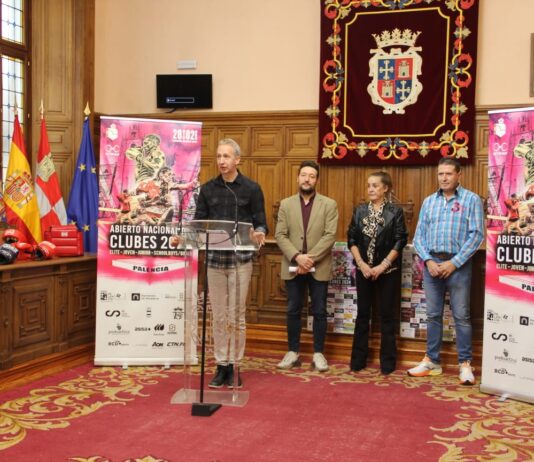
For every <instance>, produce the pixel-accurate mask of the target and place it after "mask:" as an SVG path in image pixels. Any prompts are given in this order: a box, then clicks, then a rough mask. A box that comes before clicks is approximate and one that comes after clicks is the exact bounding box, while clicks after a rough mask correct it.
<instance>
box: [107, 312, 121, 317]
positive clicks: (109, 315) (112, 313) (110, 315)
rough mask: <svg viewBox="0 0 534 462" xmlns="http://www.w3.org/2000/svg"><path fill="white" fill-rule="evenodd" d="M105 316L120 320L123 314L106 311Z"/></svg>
mask: <svg viewBox="0 0 534 462" xmlns="http://www.w3.org/2000/svg"><path fill="white" fill-rule="evenodd" d="M105 314H106V316H107V317H108V318H113V317H115V318H118V317H119V316H120V315H121V312H120V311H119V310H106V312H105Z"/></svg>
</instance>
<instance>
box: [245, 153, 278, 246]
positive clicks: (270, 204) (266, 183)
mask: <svg viewBox="0 0 534 462" xmlns="http://www.w3.org/2000/svg"><path fill="white" fill-rule="evenodd" d="M247 163H248V164H250V168H249V174H250V176H251V177H253V178H255V180H256V181H257V182H258V183H259V184H260V185H261V189H262V191H263V195H264V199H265V214H266V216H267V226H268V227H269V233H268V237H270V238H274V230H275V220H274V214H273V211H274V207H275V204H276V203H277V202H278V201H280V200H281V199H282V198H281V197H280V184H281V181H282V173H281V165H282V160H281V159H280V158H278V157H277V158H272V159H267V158H260V159H254V160H248V162H247Z"/></svg>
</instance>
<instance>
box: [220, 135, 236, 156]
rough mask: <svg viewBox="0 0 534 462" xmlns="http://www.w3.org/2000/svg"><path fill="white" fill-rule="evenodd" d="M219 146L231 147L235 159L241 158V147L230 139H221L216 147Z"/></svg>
mask: <svg viewBox="0 0 534 462" xmlns="http://www.w3.org/2000/svg"><path fill="white" fill-rule="evenodd" d="M221 145H226V146H231V147H232V149H233V150H234V154H235V155H236V156H237V157H239V156H241V147H240V146H239V144H237V143H236V142H235V141H234V140H233V139H232V138H223V139H222V140H220V141H219V144H218V146H221Z"/></svg>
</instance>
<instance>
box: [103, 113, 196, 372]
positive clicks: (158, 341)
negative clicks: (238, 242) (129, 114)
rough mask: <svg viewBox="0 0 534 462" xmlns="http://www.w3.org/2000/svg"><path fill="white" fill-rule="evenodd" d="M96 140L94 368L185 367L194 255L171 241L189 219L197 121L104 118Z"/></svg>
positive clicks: (193, 200)
mask: <svg viewBox="0 0 534 462" xmlns="http://www.w3.org/2000/svg"><path fill="white" fill-rule="evenodd" d="M100 133H101V138H100V156H101V158H100V169H99V180H98V181H99V224H98V269H97V292H98V299H97V312H96V315H97V316H96V351H95V364H98V365H121V366H128V365H164V366H167V365H171V364H183V363H184V358H185V346H186V341H189V342H192V343H193V342H194V339H193V338H189V339H186V338H185V333H184V329H185V322H184V317H185V310H186V307H185V303H186V302H185V301H186V299H187V297H188V296H186V293H185V292H186V290H191V291H192V293H193V294H196V287H197V281H196V275H197V265H198V256H197V253H196V251H195V252H193V251H192V250H187V251H185V250H183V249H181V248H176V245H175V244H174V237H175V236H176V235H179V234H180V233H181V230H182V228H183V227H184V226H185V225H186V224H187V222H188V221H190V220H192V219H193V217H194V213H195V207H196V199H197V196H198V187H199V184H198V175H199V171H200V155H201V134H202V124H201V123H198V122H184V121H173V120H155V119H136V118H122V117H116V118H114V117H102V119H101V130H100ZM189 279H191V280H189ZM193 279H194V280H193ZM186 280H187V281H186ZM186 282H187V284H186ZM189 299H190V300H191V299H193V300H194V299H196V298H195V297H192V296H189ZM191 351H195V348H194V345H191Z"/></svg>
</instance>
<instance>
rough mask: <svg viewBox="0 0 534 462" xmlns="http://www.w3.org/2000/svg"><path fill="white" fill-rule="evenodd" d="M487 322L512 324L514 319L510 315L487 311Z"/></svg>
mask: <svg viewBox="0 0 534 462" xmlns="http://www.w3.org/2000/svg"><path fill="white" fill-rule="evenodd" d="M486 320H488V321H489V322H512V321H513V320H514V317H513V316H512V315H510V314H508V313H505V314H500V313H498V312H497V311H495V310H487V312H486Z"/></svg>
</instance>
